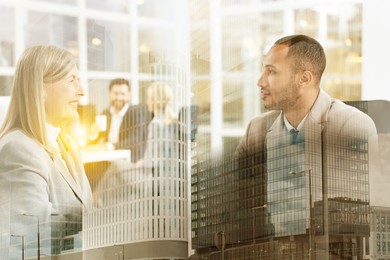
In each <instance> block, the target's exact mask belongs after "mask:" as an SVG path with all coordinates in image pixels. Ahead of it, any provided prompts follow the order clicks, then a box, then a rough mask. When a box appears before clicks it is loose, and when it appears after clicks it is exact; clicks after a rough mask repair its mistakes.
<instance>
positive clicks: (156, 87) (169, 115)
mask: <svg viewBox="0 0 390 260" xmlns="http://www.w3.org/2000/svg"><path fill="white" fill-rule="evenodd" d="M147 96H148V100H152V101H153V111H152V112H153V113H156V112H160V113H163V115H164V120H165V122H166V123H168V124H170V123H174V122H176V121H177V116H176V114H175V113H174V112H173V110H172V108H171V101H172V98H173V92H172V88H171V86H170V85H168V84H167V83H164V82H154V83H152V84H151V85H150V86H149V87H148V90H147Z"/></svg>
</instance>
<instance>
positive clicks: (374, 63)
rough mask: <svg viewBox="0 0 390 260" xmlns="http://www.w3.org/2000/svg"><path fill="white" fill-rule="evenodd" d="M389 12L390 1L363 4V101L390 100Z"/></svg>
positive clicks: (377, 0) (379, 0)
mask: <svg viewBox="0 0 390 260" xmlns="http://www.w3.org/2000/svg"><path fill="white" fill-rule="evenodd" d="M389 10H390V1H383V0H364V1H363V32H362V52H363V54H362V55H363V64H362V99H363V100H374V99H386V100H390V64H389V63H390V26H389V24H390V14H389Z"/></svg>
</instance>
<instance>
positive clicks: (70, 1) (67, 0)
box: [41, 0, 77, 5]
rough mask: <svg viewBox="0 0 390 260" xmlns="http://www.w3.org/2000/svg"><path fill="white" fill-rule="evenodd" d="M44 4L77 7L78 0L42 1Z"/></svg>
mask: <svg viewBox="0 0 390 260" xmlns="http://www.w3.org/2000/svg"><path fill="white" fill-rule="evenodd" d="M41 1H42V2H50V3H58V4H66V5H76V4H77V0H41Z"/></svg>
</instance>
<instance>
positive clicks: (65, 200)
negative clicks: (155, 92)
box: [0, 46, 91, 257]
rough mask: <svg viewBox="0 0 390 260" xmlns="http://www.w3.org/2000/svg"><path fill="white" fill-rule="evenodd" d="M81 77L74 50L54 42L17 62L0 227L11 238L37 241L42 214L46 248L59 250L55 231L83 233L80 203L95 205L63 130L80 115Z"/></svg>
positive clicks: (1, 145) (2, 139) (0, 184)
mask: <svg viewBox="0 0 390 260" xmlns="http://www.w3.org/2000/svg"><path fill="white" fill-rule="evenodd" d="M78 78H79V73H78V70H77V65H76V61H75V59H74V57H73V56H72V55H71V54H70V53H69V52H68V51H66V50H64V49H61V48H58V47H55V46H34V47H30V48H28V49H26V50H25V52H24V53H23V54H22V56H21V58H20V59H19V61H18V64H17V66H16V71H15V76H14V81H13V87H12V93H11V100H10V104H9V109H8V113H7V115H6V118H5V121H4V124H3V126H2V127H1V130H0V193H1V196H0V207H1V208H0V219H1V220H0V221H1V222H0V234H8V239H9V240H12V239H11V238H10V235H12V234H18V235H23V236H26V237H25V238H26V239H27V240H30V242H31V241H33V240H34V239H33V237H35V236H32V235H31V234H36V232H37V226H36V221H37V220H38V222H39V224H40V225H41V226H40V230H42V231H41V233H42V234H41V237H40V240H43V241H39V242H41V243H40V244H41V245H46V248H45V247H42V251H41V254H51V252H55V251H59V250H61V248H58V249H56V250H54V251H53V250H51V249H50V242H48V241H47V242H44V240H46V239H50V236H51V232H53V233H54V231H55V232H56V234H55V236H56V237H61V234H66V235H72V234H77V233H78V232H79V231H80V228H81V216H82V209H83V208H84V207H88V206H89V205H90V204H91V190H90V186H89V183H88V180H87V178H86V175H85V173H84V168H83V164H82V162H81V161H80V157H79V153H78V150H77V148H76V145H75V143H74V142H73V141H72V140H71V138H70V137H69V136H68V135H67V134H66V133H65V132H64V130H63V127H64V124H66V122H68V121H73V120H76V119H77V118H78V113H77V105H78V102H79V99H80V97H81V96H82V95H83V94H84V92H83V89H82V87H81V85H80V83H79V81H78ZM50 220H51V221H50ZM34 223H35V225H34ZM53 223H57V224H53ZM69 223H71V224H69ZM65 226H66V227H67V230H64V228H65ZM69 227H72V228H70V229H69ZM50 230H51V232H50ZM27 235H29V236H27ZM5 240H7V239H5ZM3 241H4V240H3ZM35 241H36V242H37V238H35ZM11 242H12V241H11ZM26 243H29V241H26ZM47 245H49V246H47ZM47 247H49V248H47ZM35 256H36V254H35ZM27 257H28V255H27Z"/></svg>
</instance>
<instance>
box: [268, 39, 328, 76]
mask: <svg viewBox="0 0 390 260" xmlns="http://www.w3.org/2000/svg"><path fill="white" fill-rule="evenodd" d="M275 45H287V46H288V47H289V50H288V54H287V55H288V56H291V57H292V59H293V63H294V66H295V69H296V70H297V71H298V70H308V71H311V72H312V73H313V74H314V75H315V76H316V77H317V78H318V81H319V80H320V79H321V76H322V73H323V72H324V70H325V67H326V57H325V52H324V49H323V48H322V46H321V44H320V43H319V42H318V41H317V40H315V39H313V38H311V37H309V36H306V35H303V34H296V35H290V36H286V37H283V38H281V39H279V40H277V41H276V42H275Z"/></svg>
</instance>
